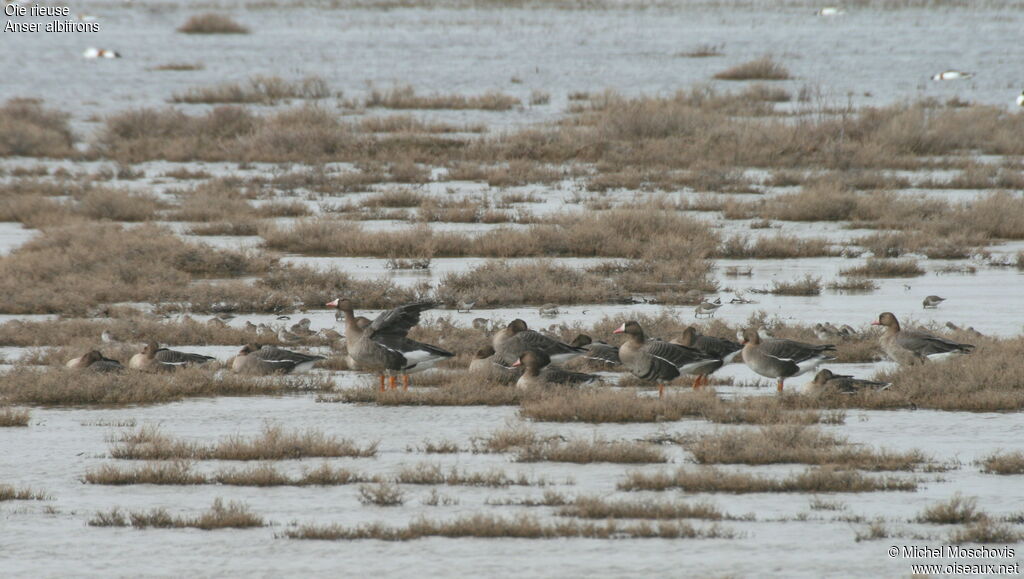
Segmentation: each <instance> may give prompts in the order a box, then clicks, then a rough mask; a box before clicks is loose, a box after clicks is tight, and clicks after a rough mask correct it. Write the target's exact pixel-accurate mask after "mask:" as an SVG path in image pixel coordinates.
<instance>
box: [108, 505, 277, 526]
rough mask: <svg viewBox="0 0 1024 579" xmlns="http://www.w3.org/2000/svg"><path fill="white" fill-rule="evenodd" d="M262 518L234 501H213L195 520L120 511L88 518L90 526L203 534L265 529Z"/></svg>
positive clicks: (164, 512) (160, 512) (158, 512)
mask: <svg viewBox="0 0 1024 579" xmlns="http://www.w3.org/2000/svg"><path fill="white" fill-rule="evenodd" d="M265 524H266V523H265V522H264V521H263V517H261V516H259V515H256V514H255V513H253V512H251V511H250V510H249V508H248V507H246V506H245V505H244V504H242V503H239V502H235V501H231V502H230V503H228V505H227V506H224V502H223V501H222V500H221V499H219V498H218V499H214V501H213V505H212V506H211V507H210V510H208V511H206V512H204V513H201V514H199V515H198V516H195V517H176V516H174V515H171V514H170V513H168V512H167V509H153V510H151V511H132V512H130V513H128V514H127V515H125V514H124V513H123V512H121V510H120V509H117V508H115V509H112V510H110V511H107V512H103V511H100V512H97V513H96V514H95V515H94V516H93V517H92V518H91V519H89V526H90V527H128V526H131V527H135V528H136V529H147V528H150V527H152V528H157V529H182V528H195V529H202V530H204V531H210V530H213V529H247V528H252V527H262V526H264V525H265Z"/></svg>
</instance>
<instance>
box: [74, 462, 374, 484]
mask: <svg viewBox="0 0 1024 579" xmlns="http://www.w3.org/2000/svg"><path fill="white" fill-rule="evenodd" d="M375 479H376V477H370V476H367V475H364V474H361V473H357V472H354V471H351V470H348V469H345V468H332V467H331V466H330V465H329V464H323V465H321V466H319V467H317V468H315V469H306V470H304V471H303V473H302V474H301V475H299V476H297V477H290V476H288V475H286V474H284V473H282V472H281V471H279V470H277V469H276V468H274V467H273V466H271V465H269V464H257V465H254V466H251V467H246V468H241V469H222V470H220V471H218V472H216V473H215V474H213V475H204V474H202V473H199V472H195V471H193V470H192V465H191V464H190V463H188V462H186V461H182V460H176V461H173V462H156V463H145V464H143V465H140V466H135V467H132V466H127V467H119V466H117V465H113V464H105V465H102V466H100V467H99V468H96V469H93V470H90V471H88V472H86V473H85V475H84V476H83V477H82V480H83V481H84V482H87V483H90V484H99V485H134V484H154V485H206V484H220V485H231V486H254V487H272V486H335V485H346V484H352V483H357V482H370V481H373V480H375Z"/></svg>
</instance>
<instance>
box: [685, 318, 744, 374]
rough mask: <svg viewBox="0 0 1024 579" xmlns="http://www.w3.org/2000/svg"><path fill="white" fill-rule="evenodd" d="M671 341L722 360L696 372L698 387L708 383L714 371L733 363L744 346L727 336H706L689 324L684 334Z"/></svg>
mask: <svg viewBox="0 0 1024 579" xmlns="http://www.w3.org/2000/svg"><path fill="white" fill-rule="evenodd" d="M670 343H672V344H678V345H680V346H686V347H687V348H693V349H694V350H697V351H698V352H700V353H702V354H704V355H705V356H707V357H709V358H718V359H719V360H721V361H722V363H721V364H718V365H715V364H710V365H708V366H706V367H705V368H703V369H702V370H701V371H699V372H694V374H696V375H697V381H696V382H695V383H694V386H695V387H698V388H699V387H700V386H701V385H702V384H707V383H708V376H710V375H711V374H712V373H713V372H715V371H716V370H718V369H719V368H721V367H722V366H725V365H726V364H730V363H732V362H733V361H734V360H735V359H736V357H737V356H739V355H740V352H741V351H742V350H743V346H742V345H741V344H738V343H736V342H733V341H732V340H726V339H725V338H716V337H714V336H705V335H704V334H701V333H700V332H699V331H698V330H697V328H695V327H693V326H687V328H686V329H685V330H683V333H682V335H680V336H679V337H678V338H675V339H673V340H672V341H671V342H670Z"/></svg>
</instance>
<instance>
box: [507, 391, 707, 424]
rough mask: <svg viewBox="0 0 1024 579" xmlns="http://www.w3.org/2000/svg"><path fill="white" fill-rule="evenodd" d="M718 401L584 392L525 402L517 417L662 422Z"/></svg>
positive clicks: (690, 395) (696, 395)
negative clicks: (519, 415)
mask: <svg viewBox="0 0 1024 579" xmlns="http://www.w3.org/2000/svg"><path fill="white" fill-rule="evenodd" d="M717 402H718V398H717V397H716V396H715V395H714V393H710V392H687V393H684V394H677V395H673V396H665V398H656V397H649V396H637V395H636V393H634V392H622V391H612V390H586V391H582V392H563V393H558V394H552V395H548V396H543V397H541V398H538V399H534V400H524V401H523V403H522V408H521V409H520V411H519V412H520V414H521V415H522V416H523V417H524V418H530V419H533V420H540V421H545V422H591V423H604V422H617V423H628V422H662V421H674V420H679V419H680V418H682V417H684V416H694V417H697V416H701V415H702V414H703V413H704V412H705V411H706V410H707V409H708V408H709V407H711V406H714V405H715V404H717Z"/></svg>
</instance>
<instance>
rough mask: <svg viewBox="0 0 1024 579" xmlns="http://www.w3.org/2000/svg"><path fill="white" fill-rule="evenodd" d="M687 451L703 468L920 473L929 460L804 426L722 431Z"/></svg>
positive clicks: (915, 454)
mask: <svg viewBox="0 0 1024 579" xmlns="http://www.w3.org/2000/svg"><path fill="white" fill-rule="evenodd" d="M687 450H689V451H690V452H692V453H693V456H694V458H695V459H696V460H697V462H698V463H701V464H776V463H794V462H797V463H804V464H813V465H822V466H833V467H837V468H844V469H851V468H857V469H863V470H916V469H917V468H919V467H921V466H922V465H923V464H924V463H925V462H927V458H926V457H925V456H924V455H923V454H922V453H921V452H920V451H909V452H895V451H889V450H874V449H871V448H864V447H860V446H854V445H852V444H850V443H849V442H848V441H846V440H845V439H843V438H838V437H835V436H832V435H829V434H825V433H824V432H822V431H820V430H818V429H816V428H809V427H807V426H802V425H781V426H765V427H761V428H760V429H758V430H756V431H755V430H742V431H737V430H719V431H717V432H714V433H711V434H705V435H704V436H701V437H700V438H699V439H698V440H696V441H695V442H693V443H692V444H689V445H687Z"/></svg>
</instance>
